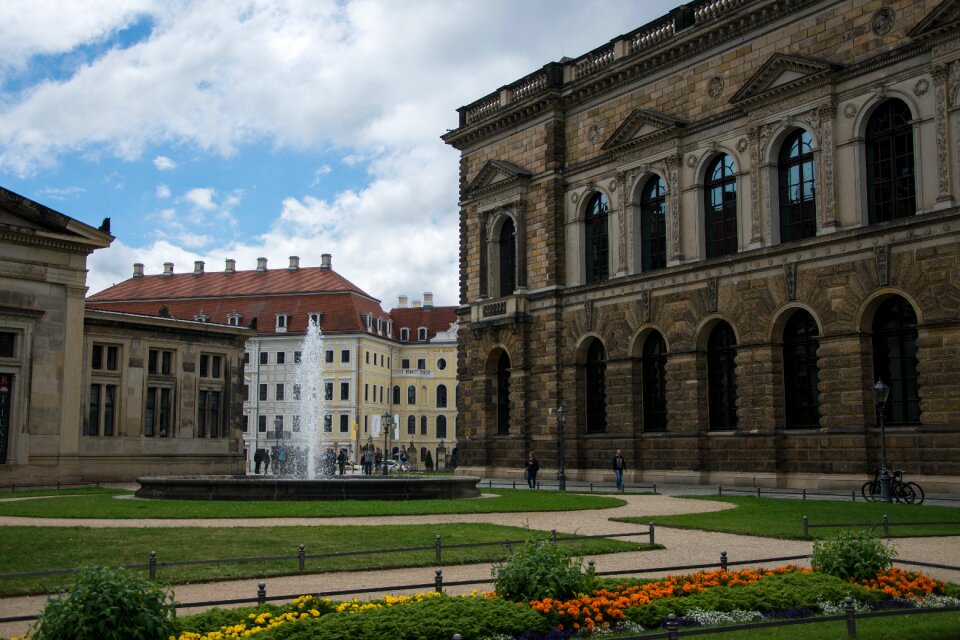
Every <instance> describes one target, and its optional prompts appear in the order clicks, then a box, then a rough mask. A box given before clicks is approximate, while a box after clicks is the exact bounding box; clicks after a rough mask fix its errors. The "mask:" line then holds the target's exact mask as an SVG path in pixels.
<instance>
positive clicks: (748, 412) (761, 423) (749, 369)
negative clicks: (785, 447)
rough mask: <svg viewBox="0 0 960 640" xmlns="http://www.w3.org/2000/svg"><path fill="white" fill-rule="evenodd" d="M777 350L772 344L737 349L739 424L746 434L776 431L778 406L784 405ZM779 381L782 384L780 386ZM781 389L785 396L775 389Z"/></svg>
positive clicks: (739, 427)
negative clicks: (749, 432) (778, 376)
mask: <svg viewBox="0 0 960 640" xmlns="http://www.w3.org/2000/svg"><path fill="white" fill-rule="evenodd" d="M776 351H777V348H776V346H775V345H771V344H758V345H747V346H741V347H739V348H738V349H737V425H738V429H739V430H742V431H772V430H773V429H774V428H775V426H776V421H775V414H776V407H777V406H778V405H782V404H783V393H782V389H783V382H782V377H781V378H780V380H778V379H777V374H778V373H780V374H781V376H782V371H781V368H780V367H779V366H777V362H778V361H779V357H778V354H777V353H776ZM778 382H779V384H778ZM776 389H780V390H781V393H776V392H775V390H776Z"/></svg>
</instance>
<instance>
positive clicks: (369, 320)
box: [365, 313, 373, 331]
mask: <svg viewBox="0 0 960 640" xmlns="http://www.w3.org/2000/svg"><path fill="white" fill-rule="evenodd" d="M365 320H366V324H367V331H372V330H373V314H372V313H368V314H367V315H366V318H365Z"/></svg>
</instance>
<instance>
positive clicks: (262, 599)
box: [257, 582, 267, 604]
mask: <svg viewBox="0 0 960 640" xmlns="http://www.w3.org/2000/svg"><path fill="white" fill-rule="evenodd" d="M266 603H267V583H266V582H260V583H258V584H257V604H266Z"/></svg>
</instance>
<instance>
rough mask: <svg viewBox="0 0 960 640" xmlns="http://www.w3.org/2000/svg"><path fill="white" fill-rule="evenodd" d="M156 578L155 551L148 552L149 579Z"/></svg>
mask: <svg viewBox="0 0 960 640" xmlns="http://www.w3.org/2000/svg"><path fill="white" fill-rule="evenodd" d="M156 579H157V552H156V551H151V552H150V581H151V582H152V581H154V580H156Z"/></svg>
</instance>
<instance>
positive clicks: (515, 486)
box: [513, 480, 517, 489]
mask: <svg viewBox="0 0 960 640" xmlns="http://www.w3.org/2000/svg"><path fill="white" fill-rule="evenodd" d="M513 488H514V489H516V488H517V481H516V480H514V481H513Z"/></svg>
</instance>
